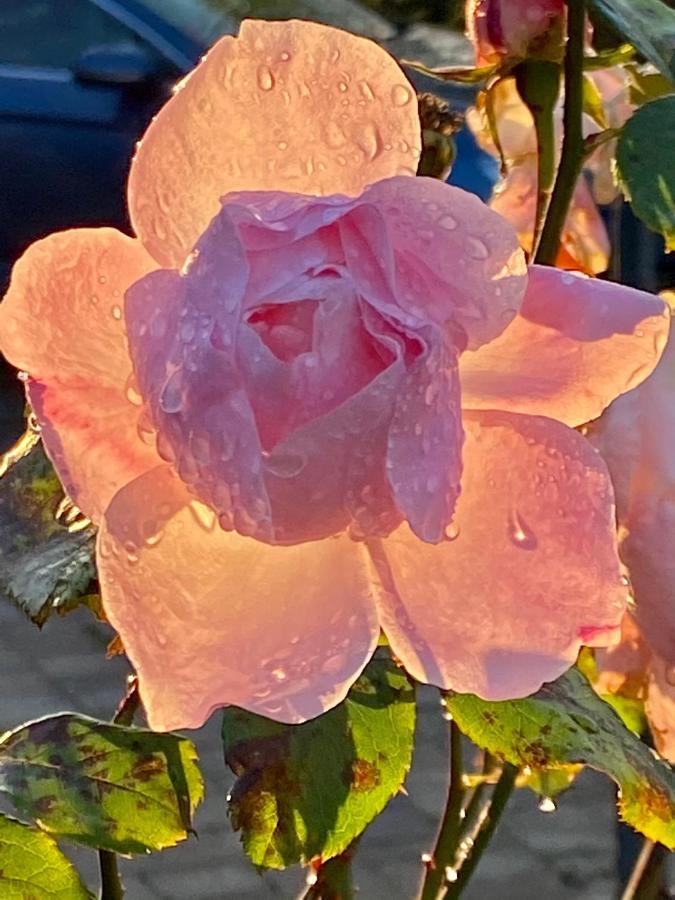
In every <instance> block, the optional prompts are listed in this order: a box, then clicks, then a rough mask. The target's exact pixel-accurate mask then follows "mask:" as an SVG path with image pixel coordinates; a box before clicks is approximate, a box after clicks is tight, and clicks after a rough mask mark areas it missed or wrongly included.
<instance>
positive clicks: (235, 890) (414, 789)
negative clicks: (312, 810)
mask: <svg viewBox="0 0 675 900" xmlns="http://www.w3.org/2000/svg"><path fill="white" fill-rule="evenodd" d="M108 639H109V631H108V629H107V628H106V627H105V626H103V625H101V624H100V623H97V622H96V621H95V620H94V619H93V618H92V617H91V616H90V615H89V614H88V613H86V612H78V613H75V614H73V615H71V616H69V617H68V618H65V619H61V620H59V619H57V620H54V621H50V622H48V623H47V625H46V626H45V628H44V630H43V631H42V632H39V631H38V630H37V629H36V628H35V626H33V625H32V624H31V623H29V622H28V621H27V620H26V619H24V617H23V614H22V613H20V612H18V611H17V610H15V609H14V608H13V607H12V606H10V605H8V604H7V603H5V602H2V603H0V679H1V680H2V681H1V683H2V687H3V690H2V694H1V695H0V731H1V730H4V729H5V728H9V727H13V726H16V725H18V724H20V723H21V722H22V721H25V720H27V719H30V718H35V717H37V716H40V715H44V714H47V713H53V712H57V711H59V710H63V709H67V710H74V711H77V712H82V713H87V714H89V715H93V716H98V717H100V718H109V717H110V715H111V713H112V712H113V710H114V708H115V706H116V703H117V700H118V698H119V696H120V695H121V693H122V691H123V686H124V678H125V674H126V671H127V669H126V664H125V662H124V660H123V659H120V658H118V659H114V660H110V661H106V659H105V646H106V643H107V641H108ZM217 719H218V717H217V716H214V717H213V719H212V721H211V722H210V723H209V724H208V725H207V727H206V728H203V729H201V730H200V731H199V732H196V733H194V734H193V735H192V737H193V738H194V739H195V741H196V743H197V746H198V748H199V751H200V756H201V762H202V768H203V771H204V775H205V779H206V788H207V799H206V801H205V803H204V804H203V806H202V807H201V808H200V810H199V811H198V814H197V819H196V828H197V831H198V834H199V838H198V839H193V840H191V841H189V842H188V843H186V844H184V845H181V846H180V847H177V848H175V849H173V850H167V851H165V852H164V853H162V854H156V855H152V856H149V857H144V858H138V859H133V860H129V861H123V862H122V870H123V874H124V879H125V883H126V886H127V891H128V894H127V896H128V900H216V898H218V900H266V898H288V900H292V898H294V897H296V896H297V895H298V892H299V890H300V888H301V885H302V883H303V874H302V872H299V871H292V872H288V873H282V874H277V873H273V874H270V875H266V876H264V877H261V876H259V875H258V874H257V873H256V872H255V871H254V870H253V868H252V867H251V866H250V865H249V864H248V863H247V861H246V859H245V858H244V856H243V853H242V852H241V849H240V847H239V842H238V838H237V836H236V835H235V834H233V833H232V831H231V829H230V827H229V824H228V823H227V820H226V817H225V795H226V793H227V790H228V788H229V785H230V783H231V776H230V774H229V772H228V771H227V770H226V768H225V766H224V764H223V761H222V753H221V748H220V744H219V740H218V721H217ZM417 743H418V746H417V751H416V756H415V763H414V766H413V770H412V772H411V774H410V777H409V779H408V783H407V788H408V796H407V797H406V796H399V797H397V798H396V800H394V801H393V802H392V803H391V804H390V806H389V807H388V809H387V810H386V811H385V813H384V814H383V815H382V816H380V818H379V819H378V821H377V822H376V823H375V824H374V825H373V826H372V827H371V829H370V830H369V832H368V833H367V835H366V838H365V839H364V841H363V843H362V846H361V850H360V853H359V857H358V862H357V864H356V872H357V880H358V882H359V885H360V895H359V896H360V897H362V898H363V900H412V898H413V897H414V889H415V884H416V883H417V879H418V877H419V859H420V854H421V853H422V852H423V851H424V850H426V849H428V847H429V845H430V842H431V840H432V838H433V835H434V831H435V827H436V823H437V820H438V816H439V812H440V809H441V807H442V804H443V799H444V792H445V771H446V769H445V763H446V746H445V723H444V722H443V720H442V718H441V716H440V710H439V706H438V703H437V700H436V695H435V694H434V692H432V691H430V690H429V691H425V692H424V693H423V697H422V700H421V716H420V726H419V734H418V742H417ZM73 857H74V858H75V859H76V861H77V864H78V866H79V868H80V870H81V871H82V872H83V874H84V875H85V877H86V878H87V880H88V882H89V884H90V885H91V886H92V887H95V886H96V884H97V880H96V879H97V868H96V859H95V855H94V854H93V853H91V852H87V851H81V850H76V851H74V852H73ZM614 870H615V845H614V825H613V803H612V790H611V787H610V785H609V784H608V783H607V782H606V781H605V780H604V779H602V778H600V777H599V776H593V775H592V774H588V775H585V776H584V777H583V778H582V780H581V783H580V785H579V786H578V787H577V788H574V789H573V790H572V791H570V792H569V793H568V794H567V795H566V796H565V797H564V798H563V799H562V801H561V803H560V805H559V809H558V811H557V812H555V813H552V814H543V813H541V812H539V811H538V810H537V802H536V798H535V797H534V796H533V795H532V794H530V793H529V792H524V791H523V792H519V794H518V795H517V796H516V797H515V799H514V800H513V801H512V807H511V809H510V810H509V813H508V814H507V816H506V819H505V821H504V823H503V825H502V829H501V832H500V833H499V834H498V836H497V838H496V839H495V841H494V843H493V846H492V848H491V852H490V855H489V856H488V857H487V858H486V859H485V860H484V862H483V865H482V866H481V869H480V871H479V873H478V875H477V876H476V878H475V881H474V884H473V886H472V887H471V889H470V890H469V891H467V893H466V897H467V900H491V898H508V900H540V898H542V897H546V898H547V900H612V898H613V897H615V896H616V887H615V884H614V881H613V872H614Z"/></svg>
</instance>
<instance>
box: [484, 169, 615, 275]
mask: <svg viewBox="0 0 675 900" xmlns="http://www.w3.org/2000/svg"><path fill="white" fill-rule="evenodd" d="M536 205H537V160H536V156H532V155H530V156H527V157H525V158H524V159H522V160H521V161H519V162H517V163H515V164H514V165H512V166H511V168H510V169H509V170H508V172H507V174H506V176H505V177H504V179H503V180H502V181H501V182H500V184H499V185H498V186H497V188H496V190H495V193H494V195H493V196H492V199H491V200H490V207H491V208H492V209H493V210H495V212H498V213H499V214H500V215H501V216H504V218H505V219H507V221H509V222H510V223H511V224H512V225H513V227H514V228H515V229H516V231H517V232H518V238H519V240H520V245H521V247H523V249H524V250H526V251H527V252H528V253H529V252H531V250H532V233H533V231H534V219H535V210H536ZM610 250H611V248H610V244H609V237H608V236H607V229H606V228H605V225H604V222H603V221H602V217H601V216H600V213H599V211H598V208H597V207H596V205H595V203H594V202H593V198H592V196H591V194H590V192H589V189H588V186H587V185H586V183H585V182H584V180H583V178H580V179H579V181H578V182H577V185H576V187H575V189H574V194H573V195H572V203H571V205H570V211H569V213H568V215H567V218H566V220H565V226H564V228H563V233H562V238H561V247H560V252H559V254H558V257H557V259H556V265H557V266H558V267H559V268H563V269H578V270H580V271H582V272H586V274H588V275H598V274H600V273H601V272H604V271H605V270H606V269H607V266H608V265H609V254H610Z"/></svg>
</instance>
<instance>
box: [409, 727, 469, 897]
mask: <svg viewBox="0 0 675 900" xmlns="http://www.w3.org/2000/svg"><path fill="white" fill-rule="evenodd" d="M463 776H464V767H463V760H462V733H461V731H460V730H459V728H458V727H457V725H456V723H455V722H454V721H452V722H451V723H450V786H449V788H448V799H447V802H446V805H445V812H444V813H443V821H442V822H441V826H440V828H439V831H438V837H437V838H436V846H435V847H434V851H433V854H432V856H431V859H430V860H429V861H428V863H427V871H426V875H425V876H424V882H423V884H422V891H421V893H420V900H436V898H437V897H438V895H439V892H440V890H441V888H442V887H443V885H444V884H445V872H446V869H447V868H451V867H452V864H453V863H454V861H455V854H456V852H457V845H458V843H459V839H460V835H461V831H462V802H463V800H464V781H463Z"/></svg>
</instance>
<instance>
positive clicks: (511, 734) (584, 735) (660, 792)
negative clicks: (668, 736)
mask: <svg viewBox="0 0 675 900" xmlns="http://www.w3.org/2000/svg"><path fill="white" fill-rule="evenodd" d="M446 702H447V705H448V709H449V711H450V712H451V713H452V715H453V716H454V718H455V721H456V722H457V724H458V725H459V727H460V728H461V730H462V731H463V732H464V733H465V734H466V735H468V737H470V738H471V740H473V741H474V742H475V743H476V744H478V745H479V746H480V747H484V748H485V749H486V750H489V751H490V753H493V754H494V755H496V756H499V757H501V758H502V759H505V760H507V761H508V762H510V763H513V764H514V765H518V766H529V767H530V768H531V769H533V770H535V769H541V768H545V767H547V768H555V767H558V766H566V765H569V764H570V763H584V764H585V765H588V766H590V767H591V768H593V769H597V770H598V771H600V772H604V773H605V774H607V775H609V776H610V778H613V779H614V781H615V782H616V783H617V784H618V785H619V788H620V791H619V812H620V814H621V817H622V818H623V819H624V820H625V821H626V822H628V823H629V824H630V825H632V826H633V828H636V829H637V830H638V831H641V832H642V833H643V834H644V835H646V836H647V837H648V838H650V839H651V840H654V841H661V843H663V844H665V845H666V846H667V847H673V846H674V845H675V817H674V816H673V809H674V808H675V773H673V771H672V770H671V769H670V767H669V766H668V765H667V764H666V763H665V762H664V761H663V760H661V759H659V758H658V757H656V756H655V755H654V754H653V753H652V751H651V750H650V749H649V747H647V745H646V744H643V743H642V741H640V740H639V739H638V738H637V737H636V736H635V735H634V734H633V733H632V732H630V731H628V729H627V728H626V727H625V726H624V725H623V723H622V722H621V719H620V718H619V717H618V716H617V714H616V713H615V712H614V710H613V709H612V708H611V707H610V706H609V705H608V704H607V703H605V702H604V700H601V699H600V697H598V695H597V694H596V693H595V691H594V690H593V688H592V687H591V686H590V684H589V683H588V681H587V680H586V678H585V677H584V676H583V675H582V674H581V672H579V670H578V669H570V671H569V672H567V673H566V674H565V675H563V676H562V677H561V678H559V679H558V680H557V681H554V682H552V683H551V684H545V685H544V686H543V687H542V688H541V690H539V691H538V692H537V693H536V694H534V695H533V696H531V697H526V698H525V699H524V700H508V701H503V702H491V701H487V700H481V699H480V698H479V697H476V696H474V695H473V694H454V695H451V696H449V697H448V698H447V701H446Z"/></svg>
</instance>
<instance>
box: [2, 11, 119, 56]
mask: <svg viewBox="0 0 675 900" xmlns="http://www.w3.org/2000/svg"><path fill="white" fill-rule="evenodd" d="M130 41H133V42H137V38H136V37H135V35H134V34H133V32H132V31H130V30H129V29H128V28H126V27H125V26H124V25H121V24H120V23H119V22H117V21H116V20H115V19H113V18H112V16H109V15H108V14H107V13H105V12H103V11H102V10H100V9H99V8H98V7H96V6H94V4H93V3H91V2H89V0H67V2H66V0H0V65H1V64H10V65H19V66H32V67H38V68H42V67H48V68H52V67H54V68H62V69H63V68H66V69H67V68H71V67H72V66H73V65H74V64H75V63H76V62H77V60H78V59H79V58H80V56H81V55H82V53H84V51H85V50H88V49H90V48H91V47H95V46H97V45H101V44H119V43H122V42H124V43H128V42H130Z"/></svg>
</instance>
